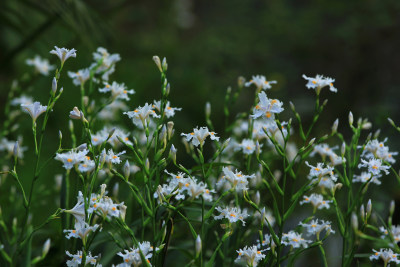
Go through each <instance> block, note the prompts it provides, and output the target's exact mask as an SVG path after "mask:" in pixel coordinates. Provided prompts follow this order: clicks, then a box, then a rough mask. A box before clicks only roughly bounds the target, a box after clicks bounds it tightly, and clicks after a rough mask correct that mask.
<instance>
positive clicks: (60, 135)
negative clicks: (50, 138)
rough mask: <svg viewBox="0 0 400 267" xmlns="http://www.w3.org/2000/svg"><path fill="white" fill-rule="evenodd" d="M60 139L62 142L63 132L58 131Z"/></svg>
mask: <svg viewBox="0 0 400 267" xmlns="http://www.w3.org/2000/svg"><path fill="white" fill-rule="evenodd" d="M58 139H60V141H61V140H62V132H61V131H60V130H59V131H58Z"/></svg>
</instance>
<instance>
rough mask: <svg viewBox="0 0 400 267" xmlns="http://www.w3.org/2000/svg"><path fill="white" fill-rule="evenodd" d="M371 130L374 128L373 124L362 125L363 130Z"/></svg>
mask: <svg viewBox="0 0 400 267" xmlns="http://www.w3.org/2000/svg"><path fill="white" fill-rule="evenodd" d="M371 128H372V123H370V122H366V123H363V125H362V129H363V130H368V129H371Z"/></svg>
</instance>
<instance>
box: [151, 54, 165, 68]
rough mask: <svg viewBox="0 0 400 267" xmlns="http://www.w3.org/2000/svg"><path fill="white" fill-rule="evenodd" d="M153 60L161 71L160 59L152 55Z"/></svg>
mask: <svg viewBox="0 0 400 267" xmlns="http://www.w3.org/2000/svg"><path fill="white" fill-rule="evenodd" d="M153 61H154V63H156V65H157V68H158V69H159V70H160V72H163V70H162V67H161V61H160V58H159V57H158V56H153Z"/></svg>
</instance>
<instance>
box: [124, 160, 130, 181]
mask: <svg viewBox="0 0 400 267" xmlns="http://www.w3.org/2000/svg"><path fill="white" fill-rule="evenodd" d="M130 175H131V165H130V164H129V161H125V164H124V177H125V179H126V180H128V179H129V176H130Z"/></svg>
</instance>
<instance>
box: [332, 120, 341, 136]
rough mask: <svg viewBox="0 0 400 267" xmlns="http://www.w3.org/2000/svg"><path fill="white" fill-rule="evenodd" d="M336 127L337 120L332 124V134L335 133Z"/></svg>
mask: <svg viewBox="0 0 400 267" xmlns="http://www.w3.org/2000/svg"><path fill="white" fill-rule="evenodd" d="M338 126H339V119H336V120H335V121H334V122H333V125H332V134H335V133H337V128H338Z"/></svg>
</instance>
